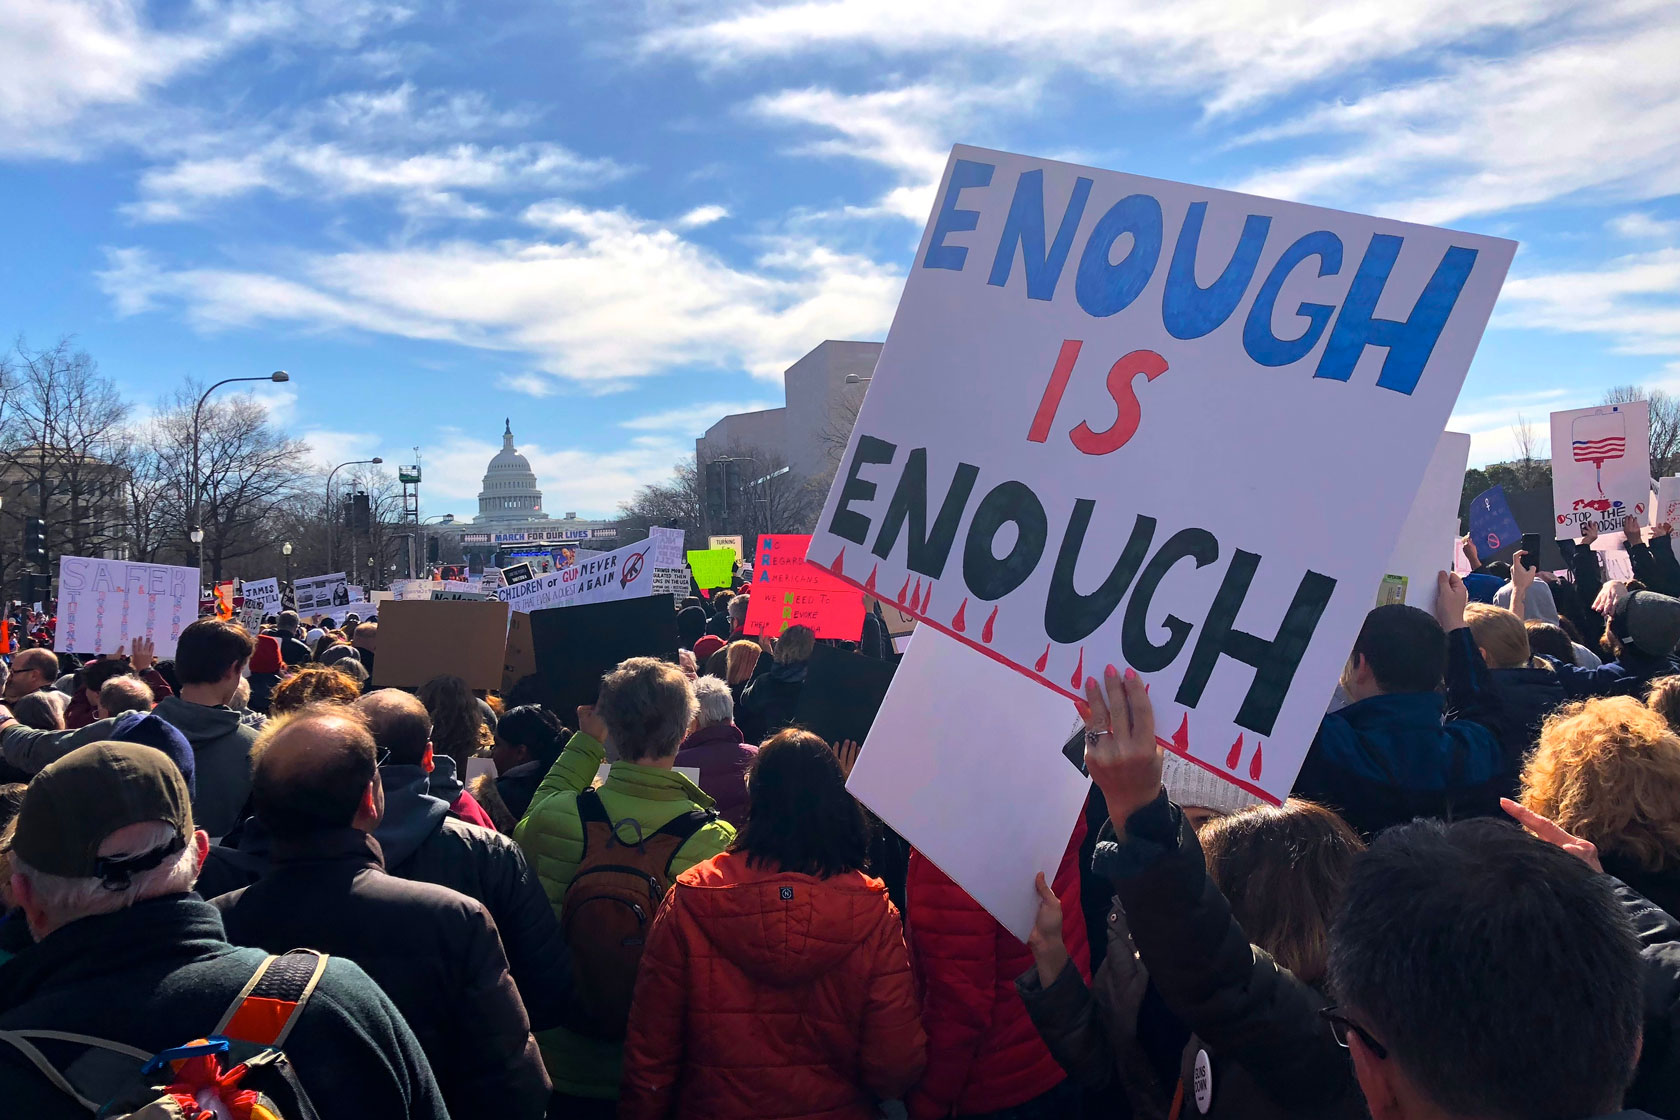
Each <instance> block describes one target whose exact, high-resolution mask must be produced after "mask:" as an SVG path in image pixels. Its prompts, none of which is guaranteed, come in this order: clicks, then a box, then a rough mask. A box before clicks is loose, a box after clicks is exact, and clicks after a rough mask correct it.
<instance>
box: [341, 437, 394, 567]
mask: <svg viewBox="0 0 1680 1120" xmlns="http://www.w3.org/2000/svg"><path fill="white" fill-rule="evenodd" d="M384 461H385V460H383V459H381V458H380V457H379V456H377V455H375V456H374V457H373V458H371V459H352V460H350V461H349V462H348V463H340V464H339V465H338V466H336V467H334V468H333V469H332V470H330V471H328V472H327V571H329V572H330V571H332V566H333V515H332V480H333V475H335V474H337V473H338V472H339V471H341V470H343V469H344V468H345V467H361V466H367V465H369V464H371V465H373V466H376V467H377V466H378V465H379V464H380V463H383V462H384Z"/></svg>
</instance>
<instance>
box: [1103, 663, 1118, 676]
mask: <svg viewBox="0 0 1680 1120" xmlns="http://www.w3.org/2000/svg"><path fill="white" fill-rule="evenodd" d="M1103 672H1105V673H1107V674H1108V675H1109V676H1111V677H1118V676H1119V675H1120V670H1118V669H1116V668H1115V667H1114V666H1112V665H1110V666H1109V667H1108V668H1106V669H1104V670H1103Z"/></svg>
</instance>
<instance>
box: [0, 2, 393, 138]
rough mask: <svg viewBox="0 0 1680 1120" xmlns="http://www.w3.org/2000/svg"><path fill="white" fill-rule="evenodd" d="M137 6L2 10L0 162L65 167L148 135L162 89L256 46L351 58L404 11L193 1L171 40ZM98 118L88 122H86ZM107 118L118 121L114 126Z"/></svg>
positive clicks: (17, 5)
mask: <svg viewBox="0 0 1680 1120" xmlns="http://www.w3.org/2000/svg"><path fill="white" fill-rule="evenodd" d="M146 8H147V6H146V4H145V3H144V2H143V0H7V3H5V4H0V153H3V154H4V156H6V157H9V158H15V157H17V156H53V157H74V156H78V155H81V154H84V153H85V152H86V151H88V150H89V149H90V148H92V147H97V146H98V145H99V144H100V143H102V142H105V141H107V140H110V139H112V138H115V137H118V136H128V137H129V138H132V134H133V133H134V132H141V133H144V132H148V131H150V123H149V122H148V119H147V118H148V117H150V116H153V115H155V114H152V113H148V112H145V111H143V110H144V108H145V106H146V105H147V103H148V102H150V101H151V100H152V99H153V98H155V97H156V96H157V95H158V93H159V92H160V91H161V90H163V89H164V88H165V87H166V86H168V85H169V83H171V82H173V81H175V80H177V79H178V78H180V77H182V76H183V75H186V74H189V73H192V72H194V71H196V70H199V69H201V68H203V67H205V66H207V65H208V64H210V63H213V62H216V61H220V60H222V59H225V58H226V57H228V56H229V55H231V54H232V53H233V52H235V51H237V50H239V49H241V48H244V47H247V46H250V45H252V44H254V43H258V42H262V41H277V40H286V41H288V42H293V43H300V44H307V45H311V46H316V47H321V46H325V47H349V46H354V45H355V44H356V43H358V42H360V40H361V39H362V38H363V37H364V36H365V35H366V34H367V33H368V32H369V31H371V30H372V29H374V28H376V27H381V26H388V25H391V24H393V23H397V22H401V20H403V19H404V18H406V11H405V10H404V9H403V8H401V7H399V6H397V5H395V4H386V3H379V2H374V0H222V2H218V0H198V2H196V3H193V4H189V5H185V6H184V8H185V12H184V16H183V18H181V19H180V20H178V21H173V22H174V23H175V24H176V25H175V26H171V27H170V28H168V29H165V28H162V27H159V26H157V25H156V23H155V21H153V20H152V19H150V18H148V14H147V11H146ZM94 113H100V114H104V116H103V117H102V119H98V120H95V121H93V122H91V123H90V122H89V121H88V120H87V119H86V118H88V117H89V115H90V114H94ZM113 113H114V114H115V115H113Z"/></svg>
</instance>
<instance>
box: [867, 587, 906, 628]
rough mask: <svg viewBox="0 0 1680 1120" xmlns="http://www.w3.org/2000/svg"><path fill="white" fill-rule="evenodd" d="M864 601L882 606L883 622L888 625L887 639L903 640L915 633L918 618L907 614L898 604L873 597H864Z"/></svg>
mask: <svg viewBox="0 0 1680 1120" xmlns="http://www.w3.org/2000/svg"><path fill="white" fill-rule="evenodd" d="M864 600H865V602H866V603H868V602H874V603H879V604H881V621H882V622H884V623H885V624H886V627H887V637H889V638H901V637H903V636H904V635H906V634H911V633H914V632H915V630H916V616H915V615H913V614H907V613H905V610H904V608H903V607H901V606H899V605H898V604H897V603H894V602H893V601H891V600H890V599H877V598H875V597H874V596H873V595H866V596H864Z"/></svg>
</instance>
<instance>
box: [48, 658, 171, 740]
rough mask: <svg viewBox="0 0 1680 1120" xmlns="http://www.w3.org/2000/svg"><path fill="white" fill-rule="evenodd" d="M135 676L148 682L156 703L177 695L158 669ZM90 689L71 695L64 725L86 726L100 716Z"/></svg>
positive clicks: (79, 690)
mask: <svg viewBox="0 0 1680 1120" xmlns="http://www.w3.org/2000/svg"><path fill="white" fill-rule="evenodd" d="M134 675H135V676H137V677H139V678H140V679H141V680H143V681H145V682H146V687H147V688H150V689H151V690H152V702H153V703H156V702H157V701H159V700H162V699H163V698H164V697H165V696H173V695H175V690H174V689H173V688H170V687H169V682H168V681H166V680H164V679H163V674H162V673H160V672H158V671H157V670H156V669H147V670H146V671H145V672H143V673H136V674H134ZM87 694H88V690H87V689H85V688H78V689H77V690H76V691H75V693H74V694H73V695H72V696H71V697H70V703H69V704H67V705H66V706H65V708H64V726H65V727H66V728H69V729H71V730H75V729H76V728H78V727H86V726H87V725H88V724H90V723H92V722H93V721H94V720H96V719H98V718H99V715H98V712H97V710H96V708H95V707H94V705H93V704H92V703H90V702H89V701H88V696H87Z"/></svg>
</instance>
